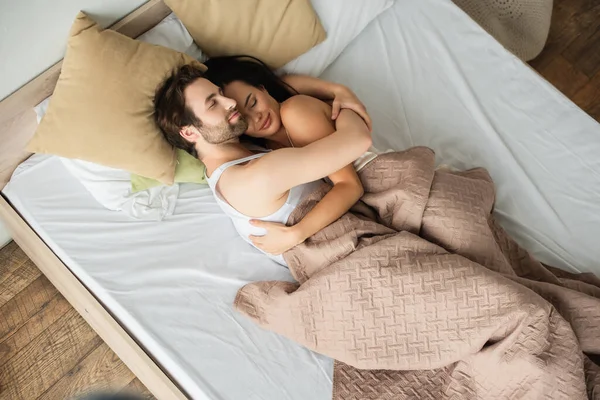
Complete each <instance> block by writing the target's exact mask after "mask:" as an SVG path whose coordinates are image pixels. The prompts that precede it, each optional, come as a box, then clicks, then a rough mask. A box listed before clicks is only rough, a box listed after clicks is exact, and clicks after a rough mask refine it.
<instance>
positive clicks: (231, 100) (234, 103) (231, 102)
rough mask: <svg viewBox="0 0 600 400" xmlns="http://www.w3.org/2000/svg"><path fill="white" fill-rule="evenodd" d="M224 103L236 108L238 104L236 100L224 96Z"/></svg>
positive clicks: (227, 106) (226, 105)
mask: <svg viewBox="0 0 600 400" xmlns="http://www.w3.org/2000/svg"><path fill="white" fill-rule="evenodd" d="M223 104H225V107H226V108H227V109H230V108H234V107H235V106H236V105H237V104H236V102H235V100H233V99H230V98H229V97H223Z"/></svg>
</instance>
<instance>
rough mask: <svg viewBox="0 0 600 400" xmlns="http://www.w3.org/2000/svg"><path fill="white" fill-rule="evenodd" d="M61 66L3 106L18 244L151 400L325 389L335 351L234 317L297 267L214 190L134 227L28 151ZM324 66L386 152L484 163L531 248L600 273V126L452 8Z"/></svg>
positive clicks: (509, 225)
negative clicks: (241, 293)
mask: <svg viewBox="0 0 600 400" xmlns="http://www.w3.org/2000/svg"><path fill="white" fill-rule="evenodd" d="M167 13H168V9H166V7H165V6H164V5H163V4H162V3H161V2H156V1H154V2H150V3H148V4H147V5H146V6H144V7H142V8H141V9H140V10H138V11H137V12H136V13H134V14H133V15H132V16H130V17H128V18H126V19H125V20H124V21H122V22H121V23H120V25H117V28H120V29H125V30H127V29H129V31H128V32H129V33H130V34H131V36H137V34H139V33H141V32H143V31H144V30H145V29H148V28H149V27H151V26H153V25H154V24H156V23H157V22H158V21H160V20H161V19H162V18H164V17H165V16H166V14H167ZM132 21H133V22H132ZM140 21H142V22H141V23H140ZM143 27H145V29H144V28H143ZM53 68H54V71H50V73H45V75H44V76H42V77H41V78H38V79H37V80H36V81H33V82H32V83H30V84H28V85H26V86H25V87H24V88H22V89H20V90H19V91H18V92H17V93H15V94H14V95H13V96H11V97H9V98H8V99H6V100H4V101H3V102H2V103H1V106H2V107H3V109H4V110H9V111H11V112H12V114H11V115H14V116H15V117H14V118H12V119H10V120H7V121H4V120H3V125H2V127H3V133H2V135H3V137H16V139H15V140H13V142H11V143H10V144H11V145H10V146H8V147H7V148H5V147H3V149H2V153H3V157H2V158H3V159H5V156H4V155H6V157H7V158H6V159H8V157H10V159H11V160H12V162H8V163H7V165H4V164H3V171H4V170H10V171H11V172H12V170H13V169H14V167H15V166H16V165H17V164H19V166H18V167H17V168H16V170H15V171H14V174H13V175H12V178H11V179H10V182H9V183H8V185H7V186H6V187H5V188H4V189H3V191H2V196H3V198H2V199H1V200H2V201H1V203H0V204H1V208H0V209H1V215H2V217H3V219H4V220H5V221H6V222H7V225H8V227H9V229H10V230H11V232H12V233H13V237H14V238H15V240H16V241H17V243H19V245H20V246H21V247H22V248H23V249H24V250H25V251H26V252H27V254H28V255H29V256H30V257H31V258H32V260H33V261H34V262H35V263H36V264H37V265H38V266H39V267H40V269H41V270H42V272H44V274H46V275H47V276H48V277H49V279H50V280H51V281H52V283H53V284H54V285H55V286H56V287H57V288H58V289H59V290H60V291H61V292H62V293H63V294H64V295H65V297H66V298H67V299H68V300H69V301H70V302H71V303H72V304H73V305H74V307H75V308H76V309H77V310H78V312H80V313H81V314H82V315H83V316H84V317H85V318H86V320H87V321H88V322H89V323H90V325H91V326H92V327H93V328H94V329H95V330H96V331H98V333H99V334H100V336H101V337H102V338H103V339H104V340H105V341H106V342H107V343H108V344H109V345H110V346H111V347H112V348H113V350H114V351H115V352H116V353H117V354H118V355H119V356H120V357H121V358H122V359H123V361H124V362H125V363H126V364H127V365H128V366H129V368H130V369H131V370H132V371H133V372H134V373H135V374H136V375H137V376H138V377H139V378H140V380H141V381H142V382H143V383H144V384H145V385H146V386H147V387H148V388H149V389H150V390H151V391H152V392H153V393H154V394H155V395H156V397H157V398H160V399H168V398H186V397H188V398H193V399H238V398H248V399H275V398H276V399H305V398H311V399H327V398H330V397H331V385H332V366H333V362H332V360H331V359H329V358H327V357H324V356H321V355H318V354H315V353H313V352H310V351H309V350H307V349H305V348H303V347H301V346H299V345H297V344H295V343H293V342H291V341H289V340H287V339H285V338H282V337H280V336H277V335H275V334H273V333H270V332H267V331H264V330H261V329H260V328H258V327H257V326H255V325H254V324H253V323H252V322H251V321H249V320H246V319H245V318H244V317H242V316H241V315H239V314H237V313H236V312H234V311H233V309H232V307H231V303H232V300H233V298H234V296H235V294H236V291H237V289H238V288H239V287H241V286H242V285H244V284H245V283H247V282H251V281H255V280H268V279H278V280H291V279H292V278H291V276H290V274H289V272H288V271H287V270H286V269H284V268H282V267H281V266H279V265H277V264H275V263H274V262H272V261H270V260H268V259H266V258H265V257H264V256H262V255H261V254H260V253H258V251H256V250H254V249H252V248H251V247H250V246H249V245H247V244H246V243H245V242H243V240H242V239H241V238H239V237H238V236H237V233H236V232H235V230H234V228H233V226H232V225H231V224H230V222H229V220H228V218H227V217H226V216H225V215H223V214H222V213H221V212H220V210H219V207H218V205H217V204H216V203H215V201H214V199H213V198H212V194H211V192H210V190H209V189H208V188H207V187H203V186H200V185H194V184H182V185H181V186H180V193H179V197H178V199H177V205H176V207H175V210H174V213H173V215H171V216H169V217H166V218H165V219H164V220H163V221H161V222H152V221H131V220H130V219H128V217H126V216H124V215H122V214H120V213H118V212H114V211H109V210H107V209H105V208H103V207H101V206H100V205H99V204H97V202H96V201H95V200H94V199H93V198H92V197H91V196H90V195H89V193H88V192H87V191H86V190H85V189H84V188H83V187H82V186H81V184H80V183H79V182H78V181H77V180H76V179H75V178H73V177H72V176H71V175H70V174H69V172H68V171H67V170H66V169H65V167H64V165H63V164H62V163H61V162H60V160H59V159H58V158H57V157H54V156H42V155H35V156H32V157H29V158H28V159H26V160H25V161H23V162H21V163H19V162H20V161H21V159H22V158H24V155H23V154H22V145H20V144H19V143H21V144H22V143H23V142H25V141H26V140H27V137H30V136H31V134H32V130H33V129H34V126H35V115H34V113H33V111H32V110H31V108H32V107H33V106H34V105H35V104H37V102H39V101H41V100H42V99H44V98H45V97H46V96H47V95H48V94H50V93H51V91H52V80H51V79H52V78H50V80H48V77H49V76H50V77H52V76H53V75H52V73H54V74H55V75H57V71H59V66H58V67H53ZM322 78H324V79H328V80H332V81H337V82H340V83H344V84H346V85H348V86H350V87H351V88H352V89H353V90H354V91H355V92H356V93H357V94H358V95H359V97H360V98H361V99H362V100H363V101H364V103H365V104H366V106H367V108H368V110H369V112H370V114H371V116H372V117H373V120H374V142H375V143H374V144H375V146H376V147H377V148H379V149H381V150H384V149H388V148H392V149H403V148H407V147H410V146H414V145H426V146H429V147H431V148H433V149H434V150H435V151H436V154H437V158H438V160H439V162H440V163H443V164H446V165H449V166H451V167H455V168H461V169H462V168H469V167H474V166H483V167H485V168H487V169H488V170H489V171H490V173H491V175H492V177H493V179H494V181H495V184H496V188H497V202H496V208H495V213H496V215H497V216H498V218H499V220H500V222H501V223H502V225H503V226H504V227H505V229H506V230H507V231H508V232H509V233H510V234H511V235H512V236H513V237H514V238H515V239H516V240H517V241H518V242H519V243H520V244H521V245H523V246H524V247H525V248H526V249H527V250H529V251H530V252H531V253H532V254H534V255H535V256H536V257H537V258H538V259H540V260H541V261H543V262H545V263H548V264H550V265H554V266H557V267H560V268H563V269H567V270H570V271H573V272H594V273H596V274H597V275H600V264H599V263H598V260H599V259H600V249H599V248H598V247H597V245H596V241H597V239H596V238H597V237H598V236H599V234H600V202H598V201H597V199H598V198H599V196H600V160H599V159H598V157H597V154H598V153H599V152H600V125H599V124H598V123H597V122H595V121H594V120H592V119H591V118H590V117H589V116H588V115H586V114H585V113H584V112H583V111H581V110H580V109H578V108H577V107H576V106H575V105H574V104H573V103H571V102H570V101H569V100H568V99H566V98H565V97H564V96H563V95H562V94H560V93H559V92H558V91H557V90H556V89H555V88H554V87H552V86H551V85H550V84H549V83H548V82H546V81H545V80H544V79H543V78H541V77H540V76H538V75H537V74H536V73H535V71H533V70H531V69H530V68H529V67H528V66H526V65H525V64H523V63H522V62H521V61H519V60H518V59H517V58H516V57H514V56H513V55H511V54H510V53H509V52H508V51H506V50H505V49H504V48H502V46H501V45H500V44H498V43H497V42H496V41H495V40H494V39H493V38H492V37H491V36H489V35H488V34H487V33H485V31H483V30H482V29H481V28H480V27H479V26H477V25H476V24H475V23H474V22H472V21H471V20H470V18H469V17H468V16H467V15H466V14H464V13H463V12H462V11H461V10H460V9H458V8H457V7H456V6H455V5H454V4H453V3H452V2H450V1H449V0H448V1H443V2H440V1H436V0H424V1H420V2H411V1H409V0H397V1H395V3H394V5H393V6H392V7H391V8H389V9H388V10H387V11H385V12H383V13H382V14H381V15H380V16H379V17H378V18H377V19H376V20H375V21H373V22H372V23H371V24H370V25H369V26H367V28H366V29H365V30H364V31H363V32H362V33H361V34H360V36H359V37H357V38H356V39H355V40H354V41H353V42H352V43H351V44H350V45H349V46H348V47H347V48H346V49H345V50H344V52H343V53H342V54H341V55H340V56H339V57H338V58H337V59H336V60H335V61H334V62H333V64H331V65H330V66H329V67H328V68H327V70H326V71H325V72H324V73H323V75H322ZM40 82H49V83H44V84H42V85H40ZM15 110H17V111H18V112H16V111H15ZM9 135H11V136H9ZM27 135H29V136H27ZM17 139H18V140H17ZM19 146H21V147H19ZM240 266H243V268H240ZM125 267H126V268H125Z"/></svg>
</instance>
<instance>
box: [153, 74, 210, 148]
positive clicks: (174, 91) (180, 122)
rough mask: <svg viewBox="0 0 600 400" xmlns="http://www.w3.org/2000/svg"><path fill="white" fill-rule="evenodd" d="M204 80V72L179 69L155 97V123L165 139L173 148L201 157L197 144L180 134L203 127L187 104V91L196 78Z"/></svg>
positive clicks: (163, 84) (165, 82)
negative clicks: (186, 130) (187, 128)
mask: <svg viewBox="0 0 600 400" xmlns="http://www.w3.org/2000/svg"><path fill="white" fill-rule="evenodd" d="M199 78H204V71H203V70H202V69H201V68H198V67H196V66H193V65H184V66H182V67H179V68H178V69H176V70H175V71H174V72H173V73H172V74H171V76H169V77H168V78H167V79H166V80H165V81H164V82H162V83H161V84H160V86H159V87H158V89H157V90H156V94H155V96H154V120H155V121H156V124H157V125H158V127H159V128H160V130H161V131H162V133H163V135H164V136H165V139H167V142H169V143H170V144H171V145H172V146H174V147H176V148H179V149H183V150H185V151H187V152H188V153H190V154H191V155H193V156H194V157H196V158H198V153H197V152H196V148H195V146H194V143H192V142H189V141H187V140H185V139H184V138H183V137H182V136H181V135H180V134H179V132H180V131H181V129H182V128H183V127H185V126H190V125H192V126H195V127H197V128H200V127H201V126H202V121H200V119H198V118H197V117H196V115H194V112H193V111H192V110H191V109H190V108H189V107H188V106H187V105H186V104H185V95H184V93H183V92H184V90H185V89H186V88H187V87H188V86H189V85H190V84H191V83H193V82H194V81H195V80H196V79H199Z"/></svg>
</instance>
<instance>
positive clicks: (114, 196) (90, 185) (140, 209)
mask: <svg viewBox="0 0 600 400" xmlns="http://www.w3.org/2000/svg"><path fill="white" fill-rule="evenodd" d="M137 40H140V41H143V42H148V43H152V44H157V45H162V46H165V47H169V48H172V49H174V50H177V51H180V52H184V53H186V54H188V55H189V56H191V57H194V58H198V59H204V56H203V55H202V53H201V51H200V48H199V47H198V46H197V45H196V43H194V40H193V39H192V37H191V36H190V34H189V33H188V31H187V30H186V29H185V27H184V26H183V24H182V23H181V21H179V19H177V17H176V16H175V15H174V14H170V15H168V16H167V17H166V18H165V19H163V20H162V21H161V22H159V23H158V24H157V25H156V26H155V27H154V28H152V29H150V30H149V31H148V32H146V33H144V34H143V35H141V36H139V37H138V38H137ZM51 98H52V96H50V97H48V98H47V99H45V100H44V101H42V102H41V103H40V104H38V105H37V106H36V107H35V112H36V114H37V121H38V124H39V123H40V121H41V119H42V118H43V116H44V115H45V113H46V111H47V109H48V104H49V102H50V99H51ZM186 154H187V153H186ZM190 158H192V159H193V157H191V156H190ZM60 161H61V162H62V164H63V165H64V166H65V168H66V169H67V170H68V171H69V172H70V173H71V175H73V176H74V177H75V178H77V180H78V181H79V182H80V183H81V184H82V185H83V186H84V187H85V188H86V190H87V191H88V192H89V193H90V194H91V195H92V196H93V197H94V198H95V199H96V201H98V203H100V204H101V205H102V206H104V207H105V208H107V209H109V210H114V211H119V212H122V213H125V214H126V215H128V216H130V217H131V218H134V219H137V220H151V221H159V220H162V219H163V218H165V217H167V216H169V215H171V214H172V213H173V210H174V209H175V204H176V201H177V197H178V195H179V185H172V186H165V185H158V186H153V187H149V188H148V189H146V190H142V191H138V192H135V193H134V192H132V178H133V176H132V174H131V173H129V172H127V171H125V170H121V169H115V168H110V167H106V166H103V165H100V164H94V163H91V162H86V161H81V160H76V159H68V158H60ZM196 161H197V162H198V163H200V162H199V161H198V160H196ZM200 168H201V169H202V168H203V166H201V167H200ZM177 170H178V169H177V168H176V169H175V176H176V177H177ZM201 176H202V178H203V175H202V174H201ZM143 179H148V178H143ZM194 179H197V177H195V178H194ZM176 180H177V178H176ZM183 180H185V178H184V179H183ZM190 180H191V179H190ZM153 182H157V181H153Z"/></svg>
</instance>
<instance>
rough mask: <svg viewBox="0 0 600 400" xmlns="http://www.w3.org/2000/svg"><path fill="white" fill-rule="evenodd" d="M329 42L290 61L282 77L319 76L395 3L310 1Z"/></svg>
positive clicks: (380, 0)
mask: <svg viewBox="0 0 600 400" xmlns="http://www.w3.org/2000/svg"><path fill="white" fill-rule="evenodd" d="M311 1H312V5H313V8H314V9H315V12H316V13H317V15H318V16H319V19H320V20H321V24H323V27H324V28H325V31H326V32H327V39H325V40H324V41H323V42H321V43H320V44H318V45H317V46H315V47H313V48H312V49H310V50H309V51H308V52H306V53H304V54H302V55H301V56H299V57H298V58H296V59H295V60H292V61H290V62H289V63H287V64H286V65H284V66H283V67H281V68H280V69H279V70H278V73H280V74H282V73H283V74H305V75H311V76H319V75H321V74H322V73H323V71H325V69H326V68H327V67H328V66H329V65H330V64H331V63H333V62H334V61H335V59H336V58H337V57H338V56H339V55H340V54H341V53H342V51H344V49H345V48H346V46H348V45H349V44H350V42H352V40H354V38H356V37H357V36H358V35H359V34H360V33H361V32H362V31H363V29H365V27H366V26H367V25H368V24H369V23H370V22H371V21H373V20H374V19H375V18H377V16H378V15H379V14H381V13H382V12H383V11H385V10H387V9H388V8H390V7H391V5H392V4H394V1H395V0H311Z"/></svg>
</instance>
